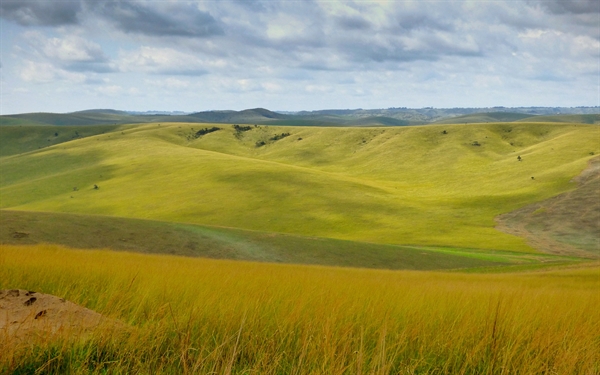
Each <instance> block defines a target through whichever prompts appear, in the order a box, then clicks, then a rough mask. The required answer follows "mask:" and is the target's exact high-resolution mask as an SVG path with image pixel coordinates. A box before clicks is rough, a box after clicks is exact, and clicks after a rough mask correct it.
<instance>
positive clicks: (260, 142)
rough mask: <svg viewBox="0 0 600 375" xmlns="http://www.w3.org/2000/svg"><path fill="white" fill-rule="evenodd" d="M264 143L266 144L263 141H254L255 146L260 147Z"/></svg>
mask: <svg viewBox="0 0 600 375" xmlns="http://www.w3.org/2000/svg"><path fill="white" fill-rule="evenodd" d="M264 145H266V143H265V141H258V142H256V147H262V146H264Z"/></svg>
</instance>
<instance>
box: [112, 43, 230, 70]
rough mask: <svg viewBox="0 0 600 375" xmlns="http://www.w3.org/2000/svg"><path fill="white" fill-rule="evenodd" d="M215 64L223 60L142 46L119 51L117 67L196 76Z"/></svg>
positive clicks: (219, 64)
mask: <svg viewBox="0 0 600 375" xmlns="http://www.w3.org/2000/svg"><path fill="white" fill-rule="evenodd" d="M215 66H223V62H222V61H219V60H216V61H214V62H210V61H207V60H205V59H201V58H199V57H197V56H195V55H193V54H190V53H185V52H181V51H178V50H175V49H172V48H157V47H148V46H143V47H141V48H139V49H137V50H134V51H127V52H121V54H120V58H119V68H120V69H121V70H122V71H124V72H142V73H151V74H168V75H190V76H197V75H203V74H206V73H207V68H210V67H215Z"/></svg>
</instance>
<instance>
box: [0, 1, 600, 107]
mask: <svg viewBox="0 0 600 375" xmlns="http://www.w3.org/2000/svg"><path fill="white" fill-rule="evenodd" d="M0 11H1V13H0V17H1V46H0V47H1V51H0V57H1V66H0V75H1V97H0V113H1V114H11V113H23V112H41V111H45V112H70V111H77V110H83V109H90V108H113V109H121V110H138V111H145V110H168V111H175V110H183V111H202V110H213V109H234V110H240V109H245V108H254V107H265V108H269V109H272V110H288V111H295V110H317V109H332V108H338V109H341V108H387V107H414V108H420V107H430V106H431V107H491V106H506V107H515V106H598V105H600V2H598V1H597V0H573V1H562V0H513V1H458V0H456V1H443V0H442V1H385V0H382V1H335V0H332V1H317V0H314V1H311V0H303V1H261V0H229V1H219V0H214V1H173V0H172V1H169V0H165V1H150V0H149V1H132V0H121V1H107V0H94V1H92V0H62V1H58V0H52V1H50V0H18V1H14V0H1V2H0Z"/></svg>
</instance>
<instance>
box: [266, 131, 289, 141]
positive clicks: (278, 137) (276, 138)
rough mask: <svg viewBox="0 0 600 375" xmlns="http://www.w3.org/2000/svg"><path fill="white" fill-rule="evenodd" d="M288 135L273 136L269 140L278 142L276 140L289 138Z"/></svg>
mask: <svg viewBox="0 0 600 375" xmlns="http://www.w3.org/2000/svg"><path fill="white" fill-rule="evenodd" d="M290 135H291V134H290V133H281V134H275V135H274V136H272V137H271V138H269V140H271V141H278V140H280V139H283V138H285V137H289V136H290Z"/></svg>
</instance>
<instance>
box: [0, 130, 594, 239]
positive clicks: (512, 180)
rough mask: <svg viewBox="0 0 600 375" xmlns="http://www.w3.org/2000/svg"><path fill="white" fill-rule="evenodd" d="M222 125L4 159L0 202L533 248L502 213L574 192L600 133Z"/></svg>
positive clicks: (102, 139) (120, 134)
mask: <svg viewBox="0 0 600 375" xmlns="http://www.w3.org/2000/svg"><path fill="white" fill-rule="evenodd" d="M219 127H220V128H222V130H220V131H216V132H213V133H209V134H206V135H203V136H201V137H199V138H194V137H191V135H193V134H194V133H195V132H197V131H198V130H199V129H200V127H199V126H198V125H197V124H189V125H182V124H161V126H158V125H157V124H152V125H145V126H137V127H134V128H130V129H126V130H121V131H117V132H113V133H106V134H101V135H97V136H93V137H88V138H85V139H80V140H77V141H75V142H68V143H64V144H61V145H59V146H54V147H49V148H46V149H43V150H39V151H35V152H32V153H29V154H24V155H15V156H12V157H5V158H2V159H0V168H1V169H2V171H3V174H2V181H1V186H0V194H1V196H2V201H1V202H0V203H1V206H2V208H14V209H19V210H37V211H56V212H73V213H86V214H103V215H113V216H122V217H131V218H136V217H137V218H150V219H158V220H165V221H174V222H188V223H197V224H208V225H219V226H227V227H238V228H245V229H252V230H260V231H269V232H281V233H293V234H299V235H309V236H319V237H331V238H338V239H346V240H354V241H366V242H376V243H393V244H413V245H425V246H431V245H444V246H454V247H463V248H487V249H503V250H516V251H531V249H530V248H529V247H528V246H526V245H525V243H524V241H523V240H522V239H519V238H516V237H513V236H509V235H506V234H503V233H500V232H498V231H496V230H495V229H494V225H495V223H494V221H493V218H494V217H495V216H496V215H498V214H500V213H503V212H507V211H511V210H513V209H516V208H518V207H520V206H522V205H525V204H528V203H531V202H534V201H537V200H542V199H545V198H548V197H551V196H553V195H556V194H559V193H561V192H564V191H567V190H569V189H572V188H573V187H574V184H572V183H570V182H569V181H570V179H571V178H572V177H574V176H575V175H577V174H578V173H579V172H580V171H581V170H582V169H583V168H584V167H585V165H586V162H587V160H588V159H589V158H590V157H591V156H590V155H589V153H590V152H595V153H600V150H599V149H598V143H597V142H596V140H597V139H598V136H599V134H600V133H599V131H600V129H599V128H597V127H594V126H582V125H577V126H576V125H552V124H510V125H506V124H489V125H473V126H450V125H440V126H427V127H407V128H392V129H390V128H385V129H384V128H371V129H341V128H294V127H281V128H278V127H265V126H261V127H252V129H251V130H249V131H245V132H236V131H234V130H233V129H232V128H231V127H230V126H219ZM444 130H445V131H446V134H444V133H443V131H444ZM282 133H290V135H289V136H286V137H283V138H282V139H275V140H273V139H274V137H275V136H278V135H280V134H282ZM257 142H264V143H265V145H264V146H261V147H257V146H256V145H257ZM474 142H477V143H478V144H479V146H475V145H474ZM517 155H520V156H521V157H522V158H523V161H522V162H518V161H517ZM532 176H535V180H532V179H531V177H532ZM94 184H97V185H99V187H100V189H99V190H94V189H92V187H93V185H94ZM74 187H77V188H78V189H79V190H78V191H73V188H74Z"/></svg>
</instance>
